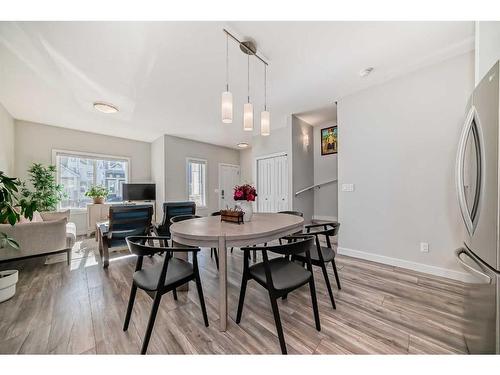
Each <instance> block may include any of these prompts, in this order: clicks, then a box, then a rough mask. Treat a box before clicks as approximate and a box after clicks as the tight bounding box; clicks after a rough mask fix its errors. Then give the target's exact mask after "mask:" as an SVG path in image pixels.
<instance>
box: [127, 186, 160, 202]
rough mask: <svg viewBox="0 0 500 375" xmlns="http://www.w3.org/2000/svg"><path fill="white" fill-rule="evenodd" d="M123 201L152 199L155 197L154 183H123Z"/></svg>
mask: <svg viewBox="0 0 500 375" xmlns="http://www.w3.org/2000/svg"><path fill="white" fill-rule="evenodd" d="M122 187H123V200H124V201H154V200H155V199H156V185H155V184H123V186H122Z"/></svg>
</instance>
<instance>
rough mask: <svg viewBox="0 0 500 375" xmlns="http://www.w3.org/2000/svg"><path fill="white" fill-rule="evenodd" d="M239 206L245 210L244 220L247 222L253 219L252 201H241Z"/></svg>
mask: <svg viewBox="0 0 500 375" xmlns="http://www.w3.org/2000/svg"><path fill="white" fill-rule="evenodd" d="M238 206H239V207H240V208H241V211H243V213H244V215H243V222H244V223H247V222H249V221H252V216H253V206H252V202H248V201H240V202H239V203H238Z"/></svg>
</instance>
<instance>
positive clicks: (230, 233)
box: [170, 213, 304, 331]
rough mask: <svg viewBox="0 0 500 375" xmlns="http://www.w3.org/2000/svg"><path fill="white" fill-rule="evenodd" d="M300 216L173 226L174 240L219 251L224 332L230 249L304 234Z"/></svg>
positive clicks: (265, 216) (212, 219) (222, 327)
mask: <svg viewBox="0 0 500 375" xmlns="http://www.w3.org/2000/svg"><path fill="white" fill-rule="evenodd" d="M303 225H304V219H303V218H302V217H300V216H295V215H288V214H275V213H256V214H254V215H253V217H252V221H250V222H247V223H244V224H237V223H229V222H225V221H221V218H220V216H209V217H202V218H197V219H191V220H185V221H180V222H178V223H174V224H172V225H171V226H170V233H171V236H172V240H173V241H175V242H178V243H180V244H183V245H191V246H199V247H216V248H218V249H219V313H220V319H219V320H220V330H221V331H225V330H226V328H227V248H228V247H233V246H237V247H241V246H250V245H255V244H262V243H265V242H270V241H272V240H275V239H278V238H280V237H283V236H286V235H289V234H292V233H296V232H298V231H302V228H303Z"/></svg>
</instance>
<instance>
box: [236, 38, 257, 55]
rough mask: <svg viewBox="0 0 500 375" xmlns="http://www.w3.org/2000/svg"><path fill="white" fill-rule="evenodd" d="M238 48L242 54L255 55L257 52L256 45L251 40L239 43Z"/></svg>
mask: <svg viewBox="0 0 500 375" xmlns="http://www.w3.org/2000/svg"><path fill="white" fill-rule="evenodd" d="M240 50H241V52H243V53H244V54H247V55H250V56H255V54H256V53H257V46H256V45H255V43H254V42H253V41H251V40H247V41H244V42H241V43H240Z"/></svg>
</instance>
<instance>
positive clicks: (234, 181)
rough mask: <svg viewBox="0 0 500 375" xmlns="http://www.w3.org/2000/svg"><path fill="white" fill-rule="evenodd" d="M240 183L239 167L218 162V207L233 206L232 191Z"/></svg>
mask: <svg viewBox="0 0 500 375" xmlns="http://www.w3.org/2000/svg"><path fill="white" fill-rule="evenodd" d="M239 184H240V167H239V166H237V165H230V164H219V209H225V208H228V207H229V208H234V205H235V201H234V199H233V191H234V187H235V186H236V185H239Z"/></svg>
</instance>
